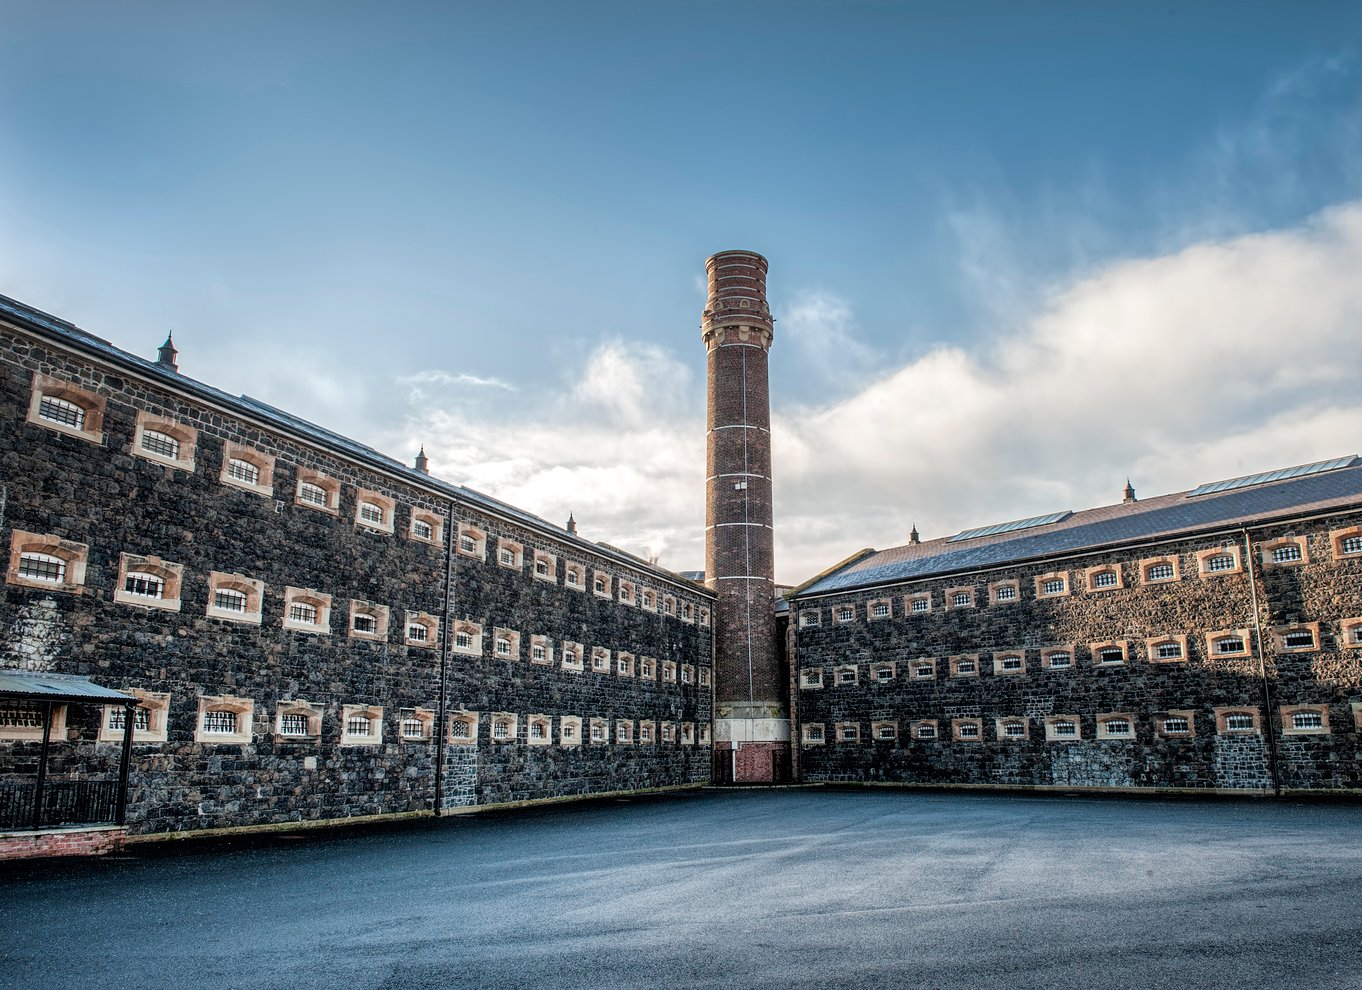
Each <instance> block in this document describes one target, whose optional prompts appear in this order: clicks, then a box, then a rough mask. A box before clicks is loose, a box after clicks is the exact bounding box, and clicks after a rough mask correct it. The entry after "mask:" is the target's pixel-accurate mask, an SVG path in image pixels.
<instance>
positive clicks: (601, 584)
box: [596, 578, 605, 594]
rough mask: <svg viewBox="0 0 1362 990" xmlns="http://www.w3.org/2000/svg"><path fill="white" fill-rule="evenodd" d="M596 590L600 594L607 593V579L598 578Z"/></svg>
mask: <svg viewBox="0 0 1362 990" xmlns="http://www.w3.org/2000/svg"><path fill="white" fill-rule="evenodd" d="M596 590H597V591H598V592H600V593H601V594H604V593H605V579H604V578H597V579H596Z"/></svg>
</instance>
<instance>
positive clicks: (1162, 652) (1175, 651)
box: [1154, 643, 1182, 660]
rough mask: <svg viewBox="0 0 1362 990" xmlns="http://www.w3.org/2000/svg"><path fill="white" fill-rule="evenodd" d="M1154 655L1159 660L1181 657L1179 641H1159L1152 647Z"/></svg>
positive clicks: (1178, 658)
mask: <svg viewBox="0 0 1362 990" xmlns="http://www.w3.org/2000/svg"><path fill="white" fill-rule="evenodd" d="M1154 655H1155V656H1156V657H1158V658H1159V659H1160V660H1180V659H1182V644H1181V643H1160V644H1159V645H1158V646H1156V647H1155V648H1154Z"/></svg>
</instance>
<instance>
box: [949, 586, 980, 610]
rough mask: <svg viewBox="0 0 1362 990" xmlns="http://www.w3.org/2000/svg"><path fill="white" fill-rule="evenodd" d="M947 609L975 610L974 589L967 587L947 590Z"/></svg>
mask: <svg viewBox="0 0 1362 990" xmlns="http://www.w3.org/2000/svg"><path fill="white" fill-rule="evenodd" d="M946 608H947V609H958V608H974V589H973V588H965V587H961V588H947V589H946Z"/></svg>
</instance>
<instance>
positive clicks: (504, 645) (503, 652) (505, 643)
mask: <svg viewBox="0 0 1362 990" xmlns="http://www.w3.org/2000/svg"><path fill="white" fill-rule="evenodd" d="M497 655H498V656H503V657H508V656H510V655H511V641H510V640H509V639H507V638H506V637H505V636H498V637H497Z"/></svg>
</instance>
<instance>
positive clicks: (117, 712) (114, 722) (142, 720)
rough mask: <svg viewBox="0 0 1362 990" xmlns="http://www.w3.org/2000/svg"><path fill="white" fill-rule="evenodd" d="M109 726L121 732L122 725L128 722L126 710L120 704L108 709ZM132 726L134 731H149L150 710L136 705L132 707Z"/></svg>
mask: <svg viewBox="0 0 1362 990" xmlns="http://www.w3.org/2000/svg"><path fill="white" fill-rule="evenodd" d="M108 724H109V728H110V729H112V730H114V731H116V732H122V731H123V727H124V726H125V725H127V724H128V710H127V709H126V708H124V707H122V706H121V705H119V706H116V707H111V708H110V709H109V723H108ZM132 728H133V731H134V732H150V731H151V712H150V711H149V710H148V709H146V708H143V707H142V706H141V705H138V706H137V707H136V708H135V709H133V716H132Z"/></svg>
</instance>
